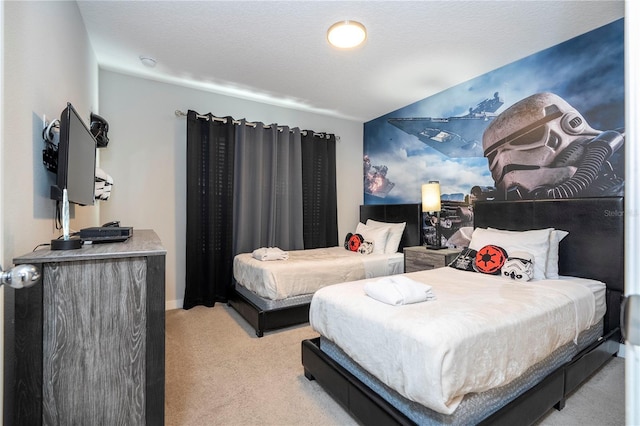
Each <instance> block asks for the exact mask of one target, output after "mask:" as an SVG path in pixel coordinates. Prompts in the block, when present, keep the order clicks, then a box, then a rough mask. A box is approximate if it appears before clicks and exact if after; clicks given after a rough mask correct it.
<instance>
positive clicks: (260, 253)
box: [251, 247, 289, 260]
mask: <svg viewBox="0 0 640 426" xmlns="http://www.w3.org/2000/svg"><path fill="white" fill-rule="evenodd" d="M251 255H252V256H253V257H254V258H255V259H258V260H287V259H289V253H288V252H286V251H283V250H281V249H279V248H278V247H260V248H259V249H255V250H254V251H253V252H252V253H251Z"/></svg>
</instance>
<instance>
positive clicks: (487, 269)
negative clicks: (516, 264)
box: [474, 244, 507, 275]
mask: <svg viewBox="0 0 640 426" xmlns="http://www.w3.org/2000/svg"><path fill="white" fill-rule="evenodd" d="M506 260H507V252H506V250H505V249H503V248H502V247H499V246H494V245H492V244H489V245H486V246H484V247H482V248H481V249H480V250H478V253H477V254H476V262H475V265H474V267H475V269H476V271H478V272H482V273H483V274H493V275H498V274H500V268H502V265H504V262H505V261H506Z"/></svg>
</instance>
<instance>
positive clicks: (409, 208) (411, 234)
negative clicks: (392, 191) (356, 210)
mask: <svg viewBox="0 0 640 426" xmlns="http://www.w3.org/2000/svg"><path fill="white" fill-rule="evenodd" d="M367 219H373V220H377V221H379V222H390V223H401V222H407V226H406V227H405V228H404V234H403V235H402V240H400V246H399V247H398V251H400V252H401V251H402V249H403V248H404V247H411V246H419V245H421V244H422V207H421V205H420V204H367V205H361V206H360V222H362V223H366V222H367Z"/></svg>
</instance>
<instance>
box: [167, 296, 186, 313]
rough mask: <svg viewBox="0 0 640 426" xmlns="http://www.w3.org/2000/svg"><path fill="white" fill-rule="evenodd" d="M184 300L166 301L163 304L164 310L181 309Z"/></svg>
mask: <svg viewBox="0 0 640 426" xmlns="http://www.w3.org/2000/svg"><path fill="white" fill-rule="evenodd" d="M183 302H184V299H176V300H167V301H165V302H164V310H165V311H170V310H172V309H182V304H183Z"/></svg>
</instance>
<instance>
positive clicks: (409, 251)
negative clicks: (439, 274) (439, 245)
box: [404, 246, 460, 272]
mask: <svg viewBox="0 0 640 426" xmlns="http://www.w3.org/2000/svg"><path fill="white" fill-rule="evenodd" d="M459 253H460V250H458V249H449V248H446V249H441V250H432V249H428V248H426V247H425V246H415V247H405V248H404V271H405V272H415V271H423V270H425V269H434V268H442V267H444V266H447V265H448V264H450V263H451V262H452V261H453V259H455V258H456V256H457V255H458V254H459Z"/></svg>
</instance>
